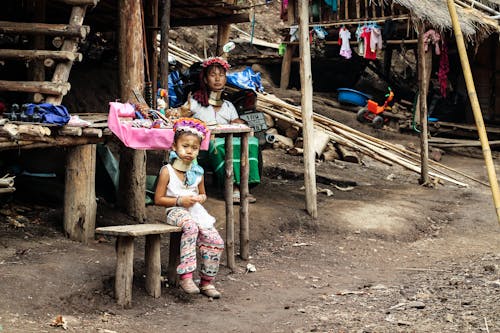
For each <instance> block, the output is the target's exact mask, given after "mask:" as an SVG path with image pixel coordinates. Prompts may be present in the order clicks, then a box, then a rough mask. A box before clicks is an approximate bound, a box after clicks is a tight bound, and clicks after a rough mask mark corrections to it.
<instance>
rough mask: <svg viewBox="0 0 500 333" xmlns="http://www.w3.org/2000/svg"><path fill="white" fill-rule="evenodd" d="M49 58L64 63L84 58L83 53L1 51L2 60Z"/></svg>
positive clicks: (0, 57)
mask: <svg viewBox="0 0 500 333" xmlns="http://www.w3.org/2000/svg"><path fill="white" fill-rule="evenodd" d="M47 58H50V59H53V60H63V61H68V60H69V61H82V58H83V56H82V54H81V53H76V52H67V51H46V50H14V49H0V59H17V60H34V59H37V60H39V59H47Z"/></svg>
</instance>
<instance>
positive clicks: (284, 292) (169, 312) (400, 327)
mask: <svg viewBox="0 0 500 333" xmlns="http://www.w3.org/2000/svg"><path fill="white" fill-rule="evenodd" d="M338 117H339V118H342V119H354V114H349V113H345V114H342V115H340V114H339V115H338ZM352 123H353V124H354V123H355V121H353V122H352ZM358 126H361V128H364V129H366V130H367V131H371V130H370V129H369V128H368V127H367V126H366V125H358ZM372 132H373V131H372ZM377 133H378V134H379V135H380V136H388V135H389V134H387V133H386V132H384V131H378V132H377ZM372 134H373V133H372ZM390 139H391V141H393V142H403V143H405V144H408V143H409V142H411V141H414V142H416V140H417V139H416V137H408V136H398V135H394V134H390ZM263 156H264V165H265V177H264V178H263V182H262V184H261V185H260V186H258V187H256V188H255V189H253V190H252V192H253V193H254V194H255V195H256V197H257V198H258V201H257V203H256V204H253V205H251V206H250V234H251V242H250V254H251V259H250V260H249V261H248V262H246V261H242V260H240V259H237V261H236V262H237V270H236V271H234V272H231V271H230V270H229V269H228V268H227V267H226V264H225V258H224V260H223V262H222V267H221V271H220V274H219V276H218V278H217V282H216V285H217V287H218V288H219V289H220V290H221V292H222V294H223V296H222V298H221V299H219V300H210V299H207V298H206V297H204V296H202V295H196V296H192V297H188V296H186V295H184V294H183V293H182V292H180V291H179V290H178V289H177V288H167V287H166V286H163V288H162V296H161V297H160V298H158V299H154V298H152V297H150V296H148V295H147V294H146V293H145V291H144V277H143V272H144V263H143V255H144V252H143V251H144V246H143V245H144V240H143V239H139V240H138V241H137V242H136V252H135V265H134V269H135V272H134V273H135V274H134V276H135V278H134V288H133V307H132V308H131V309H122V308H121V307H119V306H117V305H116V304H115V301H114V299H113V281H114V268H115V254H114V243H113V240H112V239H108V240H103V239H101V241H96V242H94V243H92V244H90V245H83V244H80V243H77V242H73V241H70V240H68V239H66V238H65V237H64V236H63V233H62V212H61V206H60V205H52V206H39V205H27V204H23V203H22V202H10V203H8V204H5V205H4V206H3V207H2V210H1V211H0V213H4V214H5V213H8V210H11V211H15V212H16V214H18V215H22V216H24V217H25V219H20V221H22V222H23V223H24V227H23V228H16V227H14V226H13V225H11V224H9V223H8V221H7V219H6V216H4V215H1V216H2V220H1V221H2V222H1V223H0V245H1V246H0V277H1V283H0V295H2V296H1V297H0V332H55V331H58V330H62V328H60V327H52V326H50V323H51V322H52V321H53V320H54V319H55V318H56V316H58V315H62V316H63V317H64V318H65V319H66V321H67V326H68V331H69V332H108V333H110V332H181V331H182V332H210V331H214V332H294V333H297V332H500V269H499V266H500V242H499V236H500V227H499V225H498V223H497V222H496V216H495V210H494V208H493V203H492V199H491V192H490V190H489V188H487V187H485V186H483V185H478V184H471V186H470V187H469V188H459V187H456V186H454V185H451V184H449V183H445V184H444V185H439V186H438V187H437V188H434V189H431V188H426V187H421V186H419V185H418V175H416V174H413V173H409V172H407V171H406V170H403V169H402V168H399V167H389V166H385V165H382V164H380V163H378V162H375V161H373V160H371V159H369V158H368V157H363V163H362V164H360V165H358V164H352V163H346V162H341V161H337V162H335V163H334V162H321V163H318V164H317V174H318V176H320V177H319V178H318V179H320V182H318V188H319V189H330V190H331V191H332V192H333V195H332V196H327V195H326V194H324V193H319V194H318V197H317V198H318V218H317V219H316V220H313V219H311V218H310V217H309V216H308V214H307V213H306V212H305V209H304V208H305V194H304V190H303V189H302V186H303V179H302V175H303V165H302V162H301V157H297V156H290V155H287V154H286V153H285V152H284V151H281V150H272V149H267V150H264V154H263ZM443 162H444V163H445V164H447V165H449V166H452V167H456V168H458V169H460V170H462V171H464V172H467V173H469V174H471V175H474V176H475V177H477V178H480V179H482V180H485V181H486V180H487V178H486V172H485V168H484V162H483V161H482V160H481V159H475V158H469V157H464V156H460V155H454V154H450V153H448V154H445V155H444V159H443ZM495 163H496V165H497V166H498V163H497V161H495ZM348 184H351V185H348ZM353 184H355V185H353ZM335 185H336V186H335ZM209 196H210V199H209V200H208V203H207V207H208V209H209V211H210V212H211V213H212V214H213V215H215V216H216V217H217V218H218V224H217V226H218V229H219V230H220V232H221V234H222V235H223V236H224V235H225V228H224V227H225V224H224V203H223V201H222V199H221V197H220V194H219V193H218V192H217V190H216V189H214V188H213V187H211V186H209ZM236 208H237V207H236ZM236 216H237V214H236ZM148 217H149V220H150V222H159V221H161V220H162V219H163V212H162V210H161V209H160V208H158V207H149V208H148ZM121 223H131V221H130V220H128V219H127V217H126V216H123V215H122V214H121V213H119V212H118V211H117V210H115V209H114V208H113V207H112V206H110V205H109V204H106V203H105V202H104V201H103V200H100V201H99V203H98V217H97V224H98V226H103V225H110V224H121ZM236 230H238V228H237V229H236ZM236 238H237V237H236ZM167 258H168V240H167V238H165V240H164V241H163V242H162V263H163V267H162V268H163V270H165V269H166V260H167ZM249 263H250V264H253V265H255V267H256V271H255V272H248V271H247V269H246V267H247V264H249ZM164 273H165V272H164Z"/></svg>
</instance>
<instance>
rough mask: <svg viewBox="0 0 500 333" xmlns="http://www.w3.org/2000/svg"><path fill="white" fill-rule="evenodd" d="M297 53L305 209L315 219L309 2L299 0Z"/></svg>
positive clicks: (316, 212)
mask: <svg viewBox="0 0 500 333" xmlns="http://www.w3.org/2000/svg"><path fill="white" fill-rule="evenodd" d="M299 33H300V41H299V51H300V90H301V93H302V99H301V105H302V123H303V124H304V127H303V129H302V130H303V136H304V169H305V170H304V183H305V187H306V206H307V207H306V208H307V211H308V213H309V214H310V215H311V216H312V217H313V218H316V217H317V216H318V207H317V202H316V169H315V168H316V166H315V164H314V163H315V153H314V120H313V102H312V95H313V88H312V74H311V49H310V45H309V1H306V0H299Z"/></svg>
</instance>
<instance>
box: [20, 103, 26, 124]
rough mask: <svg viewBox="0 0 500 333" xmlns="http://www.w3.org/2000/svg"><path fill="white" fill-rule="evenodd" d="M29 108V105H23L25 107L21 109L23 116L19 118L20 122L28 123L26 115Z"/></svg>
mask: <svg viewBox="0 0 500 333" xmlns="http://www.w3.org/2000/svg"><path fill="white" fill-rule="evenodd" d="M27 108H28V105H26V104H23V106H22V107H21V115H20V116H19V120H21V121H23V122H27V121H28V115H27V114H26V109H27Z"/></svg>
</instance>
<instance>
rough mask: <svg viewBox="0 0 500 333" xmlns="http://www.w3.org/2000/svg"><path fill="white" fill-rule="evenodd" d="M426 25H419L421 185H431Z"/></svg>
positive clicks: (428, 67) (429, 64)
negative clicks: (425, 42)
mask: <svg viewBox="0 0 500 333" xmlns="http://www.w3.org/2000/svg"><path fill="white" fill-rule="evenodd" d="M424 33H425V23H423V22H420V23H419V25H418V86H419V104H420V110H419V111H420V157H421V171H420V184H428V183H429V179H430V178H429V141H428V137H427V136H428V129H427V93H428V90H429V80H430V74H431V68H432V48H431V47H429V49H428V50H427V52H425V45H424Z"/></svg>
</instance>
